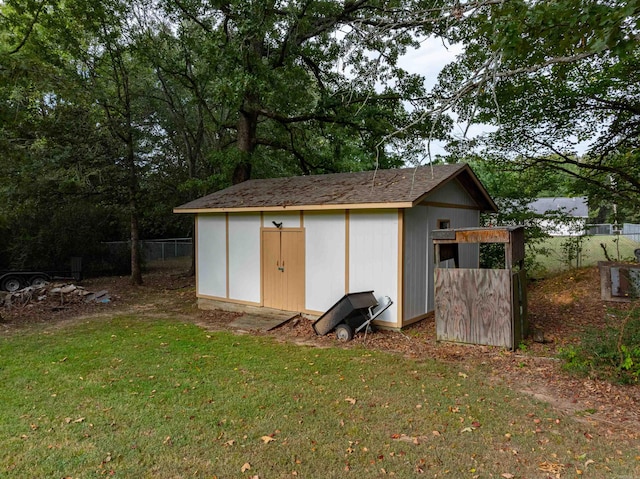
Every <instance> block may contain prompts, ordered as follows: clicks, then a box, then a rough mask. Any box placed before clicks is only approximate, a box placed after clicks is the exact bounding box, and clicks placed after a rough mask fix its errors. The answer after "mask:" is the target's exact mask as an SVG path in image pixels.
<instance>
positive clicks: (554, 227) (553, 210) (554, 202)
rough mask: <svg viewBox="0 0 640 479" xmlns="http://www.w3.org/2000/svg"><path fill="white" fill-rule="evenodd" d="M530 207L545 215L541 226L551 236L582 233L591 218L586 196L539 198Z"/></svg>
mask: <svg viewBox="0 0 640 479" xmlns="http://www.w3.org/2000/svg"><path fill="white" fill-rule="evenodd" d="M529 209H530V210H531V211H533V212H534V213H536V214H538V215H540V216H541V217H543V218H542V220H541V222H540V226H541V227H542V229H543V230H544V231H545V232H546V233H548V234H550V235H551V236H579V235H582V234H584V232H585V226H586V224H587V221H588V219H589V205H588V204H587V197H586V196H577V197H575V198H566V197H557V198H538V199H537V200H535V201H533V202H531V203H529Z"/></svg>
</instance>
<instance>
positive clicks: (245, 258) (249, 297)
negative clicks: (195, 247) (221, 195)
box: [229, 213, 260, 303]
mask: <svg viewBox="0 0 640 479" xmlns="http://www.w3.org/2000/svg"><path fill="white" fill-rule="evenodd" d="M229 298H230V299H236V300H240V301H250V302H254V303H259V302H260V214H259V213H246V214H229Z"/></svg>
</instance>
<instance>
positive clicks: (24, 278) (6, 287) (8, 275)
mask: <svg viewBox="0 0 640 479" xmlns="http://www.w3.org/2000/svg"><path fill="white" fill-rule="evenodd" d="M49 281H51V276H50V275H49V274H47V273H45V272H43V271H5V272H0V290H2V291H9V292H10V293H13V292H14V291H18V290H19V289H22V288H25V287H27V286H35V287H37V288H38V287H40V286H43V285H44V284H45V283H48V282H49Z"/></svg>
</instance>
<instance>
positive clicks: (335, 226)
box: [304, 211, 346, 312]
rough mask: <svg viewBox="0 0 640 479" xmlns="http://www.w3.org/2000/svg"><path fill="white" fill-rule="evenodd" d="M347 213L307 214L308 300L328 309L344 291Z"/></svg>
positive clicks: (318, 308) (313, 307)
mask: <svg viewBox="0 0 640 479" xmlns="http://www.w3.org/2000/svg"><path fill="white" fill-rule="evenodd" d="M345 216H346V215H345V212H344V211H343V212H338V213H309V212H308V213H305V215H304V226H305V239H306V250H305V285H306V288H305V289H306V291H305V298H306V300H305V303H306V308H307V309H308V310H312V311H322V312H324V311H326V310H327V309H329V308H330V307H331V306H332V305H333V304H334V303H335V302H336V301H337V300H339V299H340V298H341V297H342V296H343V295H344V293H345V261H346V251H345V248H346V246H345V245H346V238H345V230H346V218H345Z"/></svg>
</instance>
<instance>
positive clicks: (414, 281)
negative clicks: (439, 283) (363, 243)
mask: <svg viewBox="0 0 640 479" xmlns="http://www.w3.org/2000/svg"><path fill="white" fill-rule="evenodd" d="M428 211H429V209H428V208H427V207H425V206H416V207H414V208H407V209H406V210H405V212H404V309H403V315H404V319H405V320H409V319H412V318H415V317H417V316H420V315H422V314H424V313H426V312H427V297H428V295H427V288H428V287H429V281H428V279H427V274H428V273H427V272H428V271H429V262H428V259H427V250H428V249H429V243H428V238H429V234H428V231H427V226H428V220H427V218H428V216H427V214H428Z"/></svg>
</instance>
